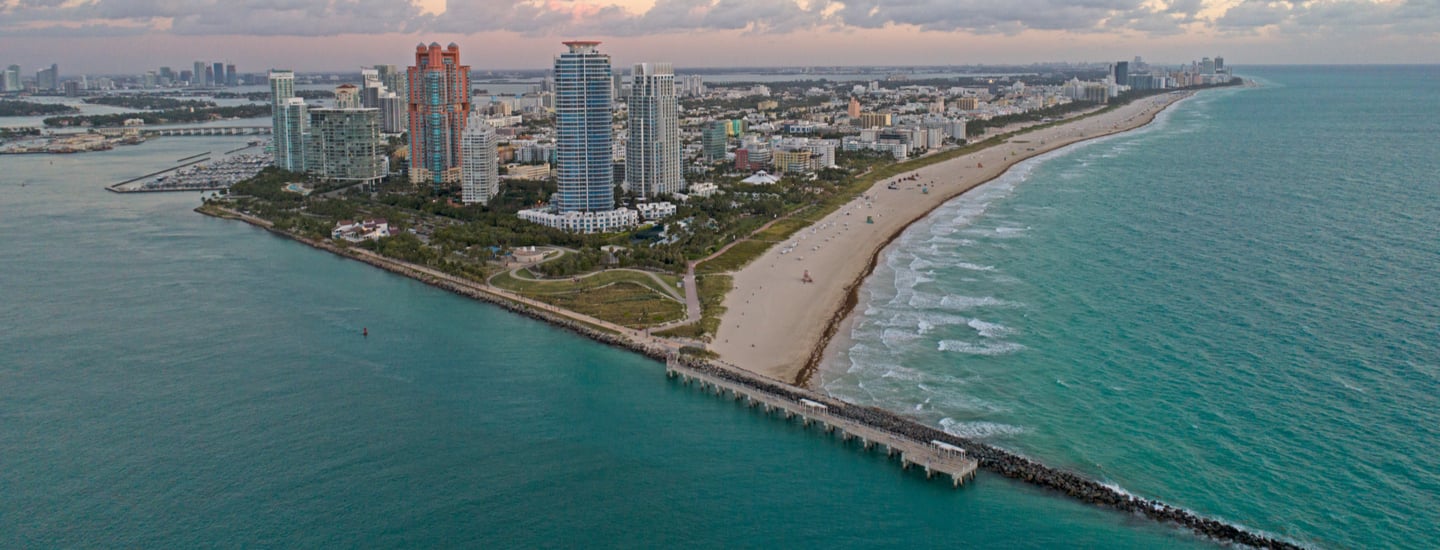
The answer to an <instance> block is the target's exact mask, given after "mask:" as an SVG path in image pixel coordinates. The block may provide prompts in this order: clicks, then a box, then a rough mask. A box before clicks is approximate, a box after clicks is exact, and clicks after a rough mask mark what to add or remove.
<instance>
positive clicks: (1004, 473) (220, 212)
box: [195, 96, 1300, 549]
mask: <svg viewBox="0 0 1440 550" xmlns="http://www.w3.org/2000/svg"><path fill="white" fill-rule="evenodd" d="M1187 97H1188V96H1187ZM1173 103H1175V101H1171V102H1169V103H1167V105H1166V107H1168V106H1169V105H1171V104H1173ZM1162 110H1163V109H1162ZM1157 113H1158V112H1157ZM1151 120H1153V116H1152V117H1151ZM1148 123H1149V122H1148V121H1147V122H1146V124H1148ZM1142 126H1143V124H1142ZM1127 131H1128V130H1127ZM1097 137H1099V136H1097ZM1057 149H1058V147H1057ZM1047 152H1048V151H1047ZM956 160H958V159H956ZM1017 162H1018V161H1017ZM1006 170H1008V166H1007V167H1006ZM1002 173H1003V171H1002ZM992 179H993V178H992ZM986 181H989V180H986ZM979 185H980V184H976V185H974V186H972V187H971V188H973V187H978V186H979ZM968 190H969V189H966V190H965V191H968ZM963 192H964V191H962V193H963ZM959 194H960V193H956V194H955V196H958V195H959ZM953 198H954V196H951V197H948V198H946V199H944V200H943V201H941V202H940V205H943V204H944V203H945V202H948V201H949V200H950V199H953ZM938 206H939V205H936V206H935V207H932V208H931V209H930V210H933V209H934V208H938ZM195 211H196V212H198V213H200V214H202V215H205V216H209V217H214V218H218V219H226V220H235V221H242V222H245V223H247V224H249V225H251V226H254V227H256V228H259V229H263V230H265V231H266V232H267V233H270V234H272V235H274V236H278V237H282V238H285V239H289V240H292V241H296V242H299V243H301V244H304V245H306V246H309V247H311V248H314V249H317V250H321V251H325V252H329V253H331V254H334V255H335V256H338V257H340V258H343V259H349V260H355V261H359V262H362V263H365V264H368V265H370V266H373V267H377V268H380V269H383V270H385V271H387V272H390V273H393V274H395V275H399V276H403V277H406V278H408V279H412V280H415V281H417V282H420V283H422V284H426V285H428V286H432V287H435V288H438V289H440V290H444V291H448V292H451V293H453V294H458V295H460V296H464V297H467V298H471V299H474V300H477V301H481V302H486V303H489V304H493V305H496V306H498V307H501V308H503V309H505V310H507V311H510V312H513V313H517V314H520V315H522V316H525V317H528V318H531V319H534V320H537V321H541V322H544V323H547V324H549V325H551V326H554V327H556V328H559V329H562V330H566V331H569V332H572V333H574V334H576V335H578V336H582V337H585V338H589V339H590V340H592V341H595V342H598V343H601V344H604V345H607V346H610V347H613V348H616V349H620V350H624V351H631V352H635V353H639V354H641V355H643V356H645V357H647V358H650V359H652V360H655V361H658V362H660V363H665V362H666V361H669V360H674V361H679V362H682V363H684V364H686V365H688V366H690V367H692V368H697V369H701V370H703V371H705V372H709V373H712V374H714V375H717V376H722V377H724V378H725V379H728V380H730V381H734V382H738V383H741V384H744V385H745V386H747V387H749V388H751V389H754V390H758V391H762V392H765V393H767V394H770V395H774V396H780V397H783V398H786V399H789V400H792V401H797V402H798V401H799V400H800V399H809V400H812V401H815V402H821V403H826V404H828V406H830V407H832V408H833V410H834V411H835V412H837V413H839V414H842V415H844V416H845V417H847V418H850V419H852V420H855V421H860V422H864V423H865V424H867V425H870V426H874V427H877V428H879V429H883V430H886V431H889V432H891V433H894V434H898V435H901V436H904V437H906V438H909V439H911V440H914V441H919V442H925V441H941V442H945V443H948V444H952V445H955V446H958V447H961V448H964V449H965V450H966V451H967V453H968V454H969V456H971V457H974V458H975V459H977V461H978V463H979V466H980V467H981V468H983V469H985V470H987V471H989V472H990V473H992V474H995V475H998V476H1000V477H1004V478H1009V479H1013V480H1016V481H1020V482H1023V483H1026V484H1029V485H1032V486H1035V487H1039V488H1042V489H1047V490H1050V491H1054V492H1055V496H1059V497H1068V498H1071V499H1074V500H1075V501H1078V502H1080V503H1082V504H1088V505H1092V506H1097V507H1101V508H1107V509H1111V510H1115V511H1119V512H1126V513H1129V514H1132V515H1134V516H1136V517H1141V518H1145V519H1149V520H1152V521H1156V522H1158V523H1161V524H1166V525H1169V526H1172V527H1174V528H1177V529H1181V530H1186V531H1189V532H1191V533H1193V534H1194V535H1197V536H1199V537H1200V538H1202V539H1206V540H1211V541H1216V542H1226V543H1234V544H1240V545H1244V546H1249V547H1255V548H1279V549H1294V548H1300V546H1298V545H1297V544H1295V543H1293V542H1290V541H1289V540H1286V539H1282V538H1280V537H1277V536H1275V535H1272V534H1268V533H1264V532H1257V531H1252V530H1249V529H1246V528H1243V527H1239V526H1237V525H1235V524H1232V523H1229V522H1227V521H1224V520H1220V519H1214V518H1210V517H1205V516H1202V515H1200V514H1198V513H1195V512H1193V511H1190V510H1187V509H1184V508H1179V507H1175V506H1171V505H1169V504H1166V503H1164V502H1162V501H1159V500H1154V499H1147V498H1144V497H1140V496H1136V495H1132V494H1130V493H1127V492H1125V491H1123V490H1121V489H1119V488H1116V487H1112V486H1108V485H1105V484H1102V483H1100V482H1098V481H1095V480H1092V479H1089V478H1088V477H1086V476H1084V475H1082V474H1078V473H1075V472H1071V471H1068V470H1063V469H1058V468H1053V467H1050V466H1046V465H1044V464H1042V463H1040V462H1038V461H1036V460H1034V459H1031V458H1028V457H1025V456H1024V455H1021V454H1018V453H1015V452H1012V451H1008V450H1005V449H1002V448H999V447H996V446H993V445H990V444H988V443H984V442H981V441H978V440H974V439H970V438H966V437H962V436H957V435H953V434H950V433H947V432H945V431H943V430H940V429H939V428H935V427H933V426H929V425H926V424H923V423H921V422H919V421H917V420H914V419H910V418H908V417H905V416H903V415H902V414H900V413H897V412H893V411H889V410H884V409H879V408H876V407H869V406H863V405H857V404H853V403H849V402H847V401H844V400H841V399H838V398H834V397H830V396H828V395H824V394H823V393H821V392H818V391H815V390H812V389H809V388H806V387H804V386H800V385H796V384H793V383H791V382H789V381H787V380H782V379H778V378H775V377H770V376H766V375H764V374H763V373H757V372H755V371H753V370H751V369H747V368H741V367H739V366H737V365H735V364H733V363H730V362H727V361H725V360H711V359H704V358H698V357H691V356H687V355H684V354H682V353H679V346H680V344H679V343H677V342H669V341H666V340H663V339H655V338H650V337H648V336H645V335H644V334H643V332H640V331H635V330H633V329H627V328H624V327H618V326H608V327H607V326H606V325H610V323H606V322H604V321H600V320H598V319H593V318H587V317H586V316H584V315H581V314H578V313H575V312H569V311H567V310H563V309H561V308H557V307H555V306H550V305H548V304H543V303H538V302H536V303H531V302H533V301H532V300H529V299H526V298H523V297H520V296H518V295H513V296H512V295H511V293H509V292H507V291H503V290H500V289H494V288H490V287H487V286H486V285H484V284H483V283H478V282H474V281H468V280H460V279H457V278H455V277H453V276H450V275H447V274H444V273H439V272H436V271H434V270H432V269H430V268H426V267H424V266H419V265H415V264H411V263H409V262H405V261H401V260H394V259H390V258H386V257H383V256H380V255H378V254H375V253H373V252H370V251H368V250H365V249H361V248H356V247H345V246H337V245H335V244H332V243H329V242H326V241H324V240H316V239H311V238H308V237H303V236H300V235H295V234H292V233H290V232H287V231H284V230H280V229H276V228H274V227H273V225H272V224H270V223H269V222H267V221H265V220H263V219H260V218H255V217H252V216H248V215H244V214H242V213H240V212H236V211H233V210H229V209H225V208H222V207H211V208H206V207H205V206H202V207H199V208H196V209H195ZM922 218H923V216H922ZM913 223H914V221H913V220H912V221H911V222H909V223H907V224H906V225H905V227H908V226H909V225H911V224H913ZM901 233H903V228H902V230H901V231H899V232H895V233H893V234H892V235H891V236H890V238H889V239H887V241H886V243H887V244H886V246H888V243H890V242H892V241H893V240H894V239H895V238H898V236H899V235H900V234H901ZM883 248H885V247H881V249H882V250H883ZM878 258H879V252H878V251H877V253H876V254H872V255H871V260H870V264H871V269H867V273H868V272H869V271H870V270H873V265H874V264H875V262H877V261H878ZM862 280H863V278H862ZM856 290H857V291H858V287H857V288H856ZM851 295H852V296H858V294H855V293H851ZM852 308H853V305H852ZM847 311H849V310H847ZM837 316H839V317H840V318H842V319H843V318H845V317H849V315H842V314H841V313H840V312H837ZM666 344H669V345H666Z"/></svg>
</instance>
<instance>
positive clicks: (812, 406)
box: [665, 357, 980, 487]
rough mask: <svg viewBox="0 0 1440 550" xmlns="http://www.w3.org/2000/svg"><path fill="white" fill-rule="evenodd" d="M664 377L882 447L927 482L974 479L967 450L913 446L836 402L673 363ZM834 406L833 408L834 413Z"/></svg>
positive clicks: (936, 444)
mask: <svg viewBox="0 0 1440 550" xmlns="http://www.w3.org/2000/svg"><path fill="white" fill-rule="evenodd" d="M665 375H666V376H668V377H670V378H672V379H676V378H678V379H679V380H680V381H681V382H682V383H684V384H687V385H696V386H699V387H700V388H701V389H702V390H706V391H711V390H713V391H714V392H715V394H716V395H720V396H724V395H726V394H727V393H728V394H729V395H730V397H731V398H732V399H735V400H737V401H738V400H742V399H743V400H745V403H746V405H748V406H749V407H751V408H756V407H759V408H761V409H763V410H764V411H765V414H771V413H778V414H782V415H784V417H785V419H786V420H790V419H792V418H795V417H799V418H800V422H801V423H802V424H804V425H805V426H806V427H809V426H810V425H811V424H812V423H813V424H818V425H819V426H821V427H822V428H824V430H825V432H826V433H834V432H837V431H838V432H840V438H841V439H843V440H845V441H849V440H851V439H859V441H860V447H861V448H863V449H866V450H869V449H871V448H873V447H875V446H883V447H885V456H895V455H899V456H900V467H901V468H903V469H907V470H908V469H909V468H910V467H911V466H915V467H918V468H924V470H925V478H926V479H930V478H933V477H934V476H935V475H937V474H944V475H946V476H949V478H950V482H951V484H952V485H953V486H954V487H959V486H961V485H964V484H965V482H967V481H970V480H973V479H975V472H976V471H977V470H979V468H980V463H979V461H977V460H975V459H973V458H970V456H969V455H968V454H967V453H966V452H965V449H963V448H961V447H959V446H956V445H952V444H949V443H946V442H943V441H939V440H931V441H917V440H914V439H911V438H909V437H906V436H904V435H901V434H899V433H896V432H893V431H889V430H886V429H883V428H881V427H879V426H874V425H870V424H867V423H865V422H864V421H863V420H861V419H857V418H852V417H850V416H848V415H845V414H844V413H843V411H846V410H848V409H847V408H846V407H847V405H846V404H845V403H843V402H840V401H835V400H833V399H830V398H827V397H825V396H822V395H819V394H810V392H800V391H796V390H793V389H792V390H791V391H789V392H784V393H781V392H771V391H766V390H765V389H764V388H763V387H759V386H757V385H753V384H747V383H745V382H744V381H741V380H735V379H731V377H726V376H723V375H722V374H721V373H720V372H714V371H712V372H706V371H704V370H701V368H698V367H697V366H694V365H688V364H685V363H683V362H681V361H678V360H676V359H675V358H673V357H672V358H670V359H668V360H666V361H665ZM832 406H834V407H835V408H834V409H832Z"/></svg>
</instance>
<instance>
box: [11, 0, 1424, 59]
mask: <svg viewBox="0 0 1440 550" xmlns="http://www.w3.org/2000/svg"><path fill="white" fill-rule="evenodd" d="M572 38H592V39H597V40H601V41H603V42H604V45H602V46H601V48H602V51H605V52H607V53H610V54H611V55H612V56H614V57H615V58H616V60H617V62H618V63H622V64H623V63H629V62H636V61H671V62H674V63H675V64H676V65H677V66H679V67H682V68H683V67H723V66H794V65H874V64H895V65H945V64H974V63H992V64H993V63H1029V62H1035V61H1103V60H1115V59H1129V58H1131V57H1134V56H1136V55H1140V56H1144V57H1145V58H1146V59H1147V60H1151V61H1157V62H1171V63H1178V62H1185V61H1189V60H1192V59H1197V58H1199V57H1201V56H1213V55H1222V56H1225V57H1226V59H1227V61H1228V62H1229V63H1231V64H1246V63H1436V62H1440V0H1309V1H1305V0H1300V1H1293V2H1287V1H1268V0H1260V1H1255V0H848V1H836V0H513V1H512V0H0V65H9V64H12V63H18V64H20V65H22V67H23V68H24V70H25V71H26V72H27V73H28V72H33V70H34V68H35V67H37V66H40V65H48V64H50V63H59V64H60V65H61V72H62V73H65V74H75V73H80V72H87V73H129V72H138V71H143V70H146V69H154V68H155V67H158V66H160V65H169V66H172V67H176V68H177V69H178V68H181V67H185V66H188V65H189V63H190V62H192V61H197V60H203V61H227V62H232V63H235V64H237V65H239V66H240V69H241V71H246V72H258V71H261V70H263V69H265V68H268V67H286V68H293V69H296V70H301V71H319V70H353V69H354V68H355V67H358V66H360V65H373V64H376V63H393V64H397V65H403V64H405V63H407V62H408V61H409V60H410V55H411V54H410V52H411V51H413V50H412V48H413V47H414V46H415V44H416V43H417V42H422V41H423V42H427V43H428V42H432V41H434V42H440V43H442V44H444V43H448V42H456V43H458V44H459V45H460V47H461V51H462V58H463V59H464V60H465V62H466V63H468V64H470V65H471V66H472V67H474V68H475V69H477V70H484V69H517V68H518V69H526V68H543V67H545V66H547V65H549V63H550V60H551V58H552V57H553V56H554V55H555V54H556V53H557V52H558V51H559V50H560V49H561V48H562V47H561V46H560V44H559V42H560V41H561V40H565V39H572Z"/></svg>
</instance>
